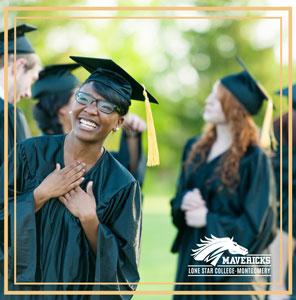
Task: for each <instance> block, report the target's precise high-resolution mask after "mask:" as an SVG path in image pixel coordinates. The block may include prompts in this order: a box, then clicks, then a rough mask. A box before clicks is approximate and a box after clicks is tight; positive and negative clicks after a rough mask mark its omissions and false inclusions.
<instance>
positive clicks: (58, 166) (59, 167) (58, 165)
mask: <svg viewBox="0 0 296 300" xmlns="http://www.w3.org/2000/svg"><path fill="white" fill-rule="evenodd" d="M60 169H61V165H60V164H59V163H56V171H59V170H60Z"/></svg>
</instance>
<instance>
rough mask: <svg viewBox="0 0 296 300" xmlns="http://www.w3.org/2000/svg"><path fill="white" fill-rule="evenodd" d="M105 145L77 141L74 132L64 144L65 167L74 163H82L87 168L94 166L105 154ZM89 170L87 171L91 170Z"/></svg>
mask: <svg viewBox="0 0 296 300" xmlns="http://www.w3.org/2000/svg"><path fill="white" fill-rule="evenodd" d="M103 143H104V141H102V142H97V143H88V142H84V141H81V140H79V139H77V138H76V137H75V136H74V134H73V132H70V133H69V134H68V135H67V136H66V139H65V144H64V162H65V165H68V164H71V163H72V162H74V161H81V162H84V163H85V164H86V166H89V168H90V167H91V166H93V165H94V164H95V163H96V162H97V161H98V160H99V159H100V157H101V156H102V154H103ZM89 168H87V169H89Z"/></svg>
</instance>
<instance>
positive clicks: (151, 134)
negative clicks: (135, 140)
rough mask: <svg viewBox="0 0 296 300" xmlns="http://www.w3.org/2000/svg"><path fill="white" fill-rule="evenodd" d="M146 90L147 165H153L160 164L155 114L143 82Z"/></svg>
mask: <svg viewBox="0 0 296 300" xmlns="http://www.w3.org/2000/svg"><path fill="white" fill-rule="evenodd" d="M142 86H143V88H144V90H143V95H144V97H145V108H146V121H147V130H148V133H147V134H148V159H147V166H148V167H153V166H158V165H159V152H158V147H157V140H156V133H155V127H154V123H153V116H152V111H151V107H150V101H149V98H148V95H147V92H146V89H145V86H144V85H143V84H142Z"/></svg>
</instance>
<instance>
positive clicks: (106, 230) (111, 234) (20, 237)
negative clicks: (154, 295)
mask: <svg viewBox="0 0 296 300" xmlns="http://www.w3.org/2000/svg"><path fill="white" fill-rule="evenodd" d="M64 139H65V135H58V136H42V137H37V138H30V139H27V140H25V141H22V142H20V143H18V144H17V206H16V209H17V214H16V215H17V217H16V221H17V228H16V234H17V240H16V242H17V247H16V251H17V254H16V256H17V281H19V282H105V283H106V282H115V283H116V282H130V284H128V285H119V284H118V285H108V284H104V285H96V286H86V285H82V286H74V285H62V286H50V285H42V286H36V285H34V286H14V285H13V284H12V283H10V287H9V288H10V289H18V290H24V289H26V290H30V289H32V290H107V291H109V290H111V291H117V290H123V291H131V290H134V289H135V288H136V286H135V285H133V284H132V283H133V282H138V281H139V274H138V262H139V248H140V237H141V192H140V188H139V184H138V182H137V181H136V180H135V179H134V178H133V176H132V175H131V174H130V173H129V172H128V171H127V170H126V169H125V168H124V167H123V166H122V165H121V164H120V163H118V161H117V160H116V159H114V157H113V156H112V155H111V154H110V153H109V152H108V151H106V150H105V151H104V154H103V155H102V157H101V158H100V159H99V160H98V161H97V163H96V164H95V165H94V166H93V167H92V169H91V170H89V171H88V172H87V174H85V176H84V177H85V180H84V182H83V183H82V184H81V185H80V186H81V188H83V189H84V190H86V186H87V183H88V182H89V181H93V182H94V183H93V193H94V195H95V197H96V201H97V215H98V218H99V220H100V224H99V228H98V247H97V249H98V250H97V253H96V255H94V254H93V252H92V250H91V248H90V246H89V244H88V242H87V239H86V236H85V234H84V231H83V229H82V227H81V224H80V222H79V219H78V218H76V217H74V216H73V215H72V214H71V213H70V212H69V211H68V210H67V209H66V207H65V206H64V205H63V204H62V203H61V202H60V201H59V200H58V199H56V198H55V199H51V200H49V201H48V202H47V203H46V204H45V205H44V206H43V207H42V208H41V209H40V210H39V211H38V213H37V214H36V215H35V213H34V199H33V190H34V189H35V188H36V187H37V186H38V185H39V184H40V183H41V182H42V181H43V179H44V178H45V177H46V176H47V175H48V174H49V173H51V172H52V171H53V170H54V169H55V166H56V163H57V162H59V163H60V164H61V166H62V167H64V161H63V144H64ZM12 161H13V156H12V153H11V155H10V156H9V174H11V176H9V221H10V224H11V225H13V224H14V222H13V220H14V215H13V208H14V200H13V187H14V185H13V164H12ZM1 169H2V172H3V167H2V168H1ZM2 195H3V182H1V202H0V208H1V209H0V213H1V214H0V225H1V226H0V227H1V228H0V231H1V232H3V196H2ZM13 234H14V230H13V228H10V233H9V235H10V236H9V238H10V244H9V280H10V282H13V249H14V236H13ZM0 262H1V265H2V266H3V244H2V242H1V251H0ZM2 270H3V268H2ZM1 272H2V271H1ZM2 280H3V278H2ZM2 294H3V291H2ZM41 297H42V296H34V297H33V296H21V299H31V298H32V299H41ZM93 297H94V299H100V300H102V299H130V298H131V296H130V295H124V296H93ZM5 299H6V298H5ZM12 299H17V297H16V296H12ZM46 299H90V296H46ZM91 299H92V298H91Z"/></svg>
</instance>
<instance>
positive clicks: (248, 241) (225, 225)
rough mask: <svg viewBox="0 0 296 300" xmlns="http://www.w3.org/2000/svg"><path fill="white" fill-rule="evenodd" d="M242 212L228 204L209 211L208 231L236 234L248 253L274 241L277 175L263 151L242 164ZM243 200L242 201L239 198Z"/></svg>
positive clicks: (224, 235) (259, 250)
mask: <svg viewBox="0 0 296 300" xmlns="http://www.w3.org/2000/svg"><path fill="white" fill-rule="evenodd" d="M240 169H241V172H240V185H239V188H238V190H239V194H238V195H237V197H239V198H238V199H239V201H240V203H241V204H240V212H239V214H238V213H236V214H235V213H234V211H233V210H232V209H229V208H228V209H227V205H226V203H227V198H225V202H224V203H225V207H226V208H223V209H221V210H220V211H219V213H218V212H211V211H209V212H208V215H207V225H206V234H207V235H208V236H210V235H211V234H213V235H214V236H216V237H234V240H235V241H236V242H237V243H239V244H241V245H242V246H244V247H246V248H247V249H248V250H249V253H260V252H261V251H263V250H264V249H265V248H266V247H267V246H268V245H269V244H270V243H271V241H272V239H273V238H274V235H275V231H276V193H275V184H274V175H273V172H272V168H271V164H270V161H269V159H268V157H267V156H266V155H265V154H264V153H263V152H262V151H261V150H260V152H259V153H258V154H257V155H256V156H251V157H249V158H248V160H247V161H245V162H244V163H242V164H241V166H240ZM240 199H241V200H240Z"/></svg>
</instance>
